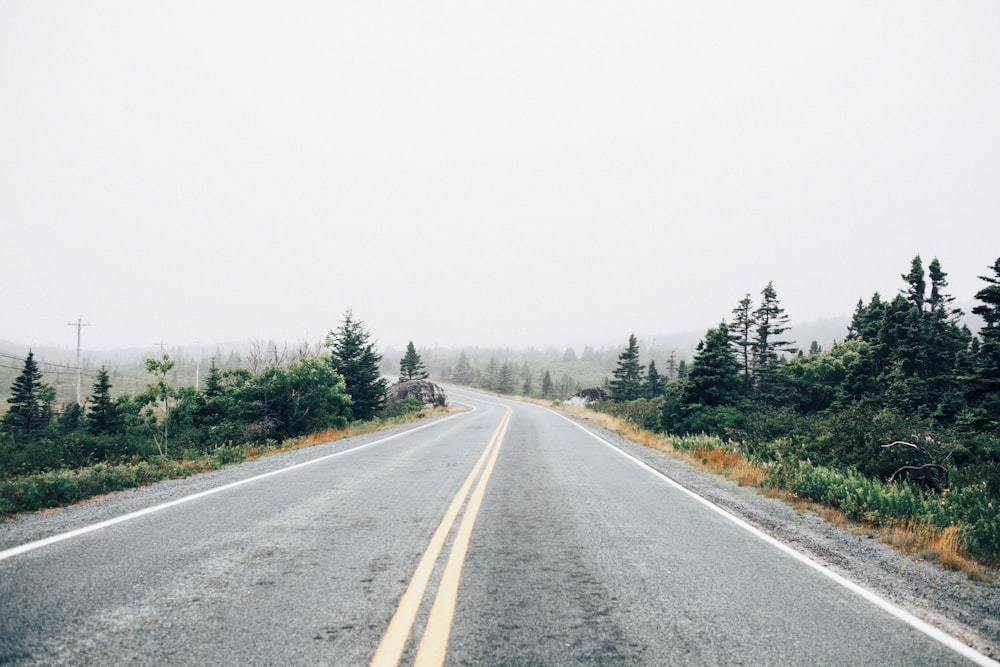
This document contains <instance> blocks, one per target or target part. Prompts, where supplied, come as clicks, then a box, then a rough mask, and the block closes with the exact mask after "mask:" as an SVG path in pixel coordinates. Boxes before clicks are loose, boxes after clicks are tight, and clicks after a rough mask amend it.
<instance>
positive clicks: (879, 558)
mask: <svg viewBox="0 0 1000 667" xmlns="http://www.w3.org/2000/svg"><path fill="white" fill-rule="evenodd" d="M576 421H577V422H579V423H581V424H584V425H585V427H586V428H588V429H589V430H591V431H592V432H594V433H596V434H598V435H600V436H601V437H602V438H604V439H605V440H607V441H608V442H610V443H611V444H613V445H615V446H616V447H618V448H620V449H621V450H623V451H625V452H626V453H628V454H630V455H631V456H633V457H635V458H637V459H639V460H640V461H643V462H644V463H646V464H648V465H649V466H651V467H652V468H654V469H656V470H658V471H660V472H661V473H663V474H664V475H666V476H668V477H670V478H671V479H673V480H674V481H675V482H677V483H679V484H681V485H682V486H684V487H686V488H687V489H689V490H690V491H693V492H694V493H697V494H698V495H700V496H702V497H703V498H705V499H707V500H710V501H711V502H713V503H715V504H716V505H718V506H720V507H722V508H724V509H726V510H727V511H728V512H730V513H731V514H733V515H735V516H737V517H739V518H741V519H743V520H744V521H746V522H747V523H749V524H751V525H753V526H755V527H757V528H758V529H760V530H761V531H763V532H765V533H767V534H768V535H771V536H772V537H774V538H776V539H778V540H780V541H781V542H784V543H785V544H787V545H788V546H791V547H793V548H794V549H796V550H797V551H799V552H801V553H803V554H805V555H806V556H808V557H809V558H811V559H812V560H813V561H815V562H817V563H819V564H820V565H824V566H826V567H828V568H830V569H831V570H833V571H834V572H836V573H837V574H839V575H841V576H843V577H845V578H847V579H850V580H851V581H853V582H855V583H856V584H858V585H860V586H862V587H864V588H867V589H868V590H870V591H872V592H874V593H877V594H878V595H880V596H882V597H883V598H885V599H887V600H889V601H891V602H892V603H894V604H896V605H897V606H898V607H900V608H902V609H904V610H906V611H908V612H910V613H911V614H913V615H914V616H916V617H918V618H920V619H922V620H923V621H926V622H927V623H930V624H931V625H934V626H935V627H937V628H940V629H941V630H943V631H944V632H947V633H948V634H950V635H952V636H953V637H955V638H957V639H959V640H961V641H962V642H964V643H966V644H967V645H968V646H970V647H972V648H974V649H976V650H977V651H979V652H981V653H983V654H984V655H987V656H989V657H990V658H992V659H993V660H1000V589H998V587H997V585H996V584H989V583H980V582H976V581H973V580H971V579H970V578H969V577H968V575H965V574H962V573H959V572H952V571H949V570H945V569H944V568H942V567H940V566H939V565H937V564H936V563H932V562H928V561H924V560H920V559H918V558H914V557H912V556H906V555H904V554H902V553H900V552H898V551H896V550H895V549H894V548H892V547H891V546H889V545H886V544H884V543H882V542H880V541H879V540H878V539H876V538H875V537H874V536H873V535H857V534H854V533H852V532H850V531H849V530H847V529H846V528H843V527H840V526H837V525H835V524H832V523H830V522H829V521H827V520H825V519H824V518H823V517H821V516H820V515H819V514H817V513H816V512H813V511H809V510H806V511H802V510H796V509H795V508H793V507H792V506H791V505H789V504H787V503H785V502H783V501H781V500H777V499H774V498H768V497H766V496H764V495H762V494H760V493H759V492H757V491H756V490H755V489H752V488H748V487H742V486H739V485H738V484H737V483H735V482H732V481H729V480H727V479H725V478H723V477H721V476H718V475H714V474H711V473H707V472H705V471H703V470H699V469H697V468H695V467H693V466H692V465H690V464H688V463H687V462H685V461H683V460H680V459H677V458H674V457H671V456H670V455H669V454H666V453H664V452H660V451H657V450H654V449H650V448H648V447H644V446H642V445H640V444H637V443H634V442H631V441H629V440H626V439H624V438H623V437H621V436H620V435H618V434H616V433H613V432H611V431H607V430H605V429H603V428H600V427H598V426H596V425H595V424H593V423H591V422H588V421H581V420H580V419H576Z"/></svg>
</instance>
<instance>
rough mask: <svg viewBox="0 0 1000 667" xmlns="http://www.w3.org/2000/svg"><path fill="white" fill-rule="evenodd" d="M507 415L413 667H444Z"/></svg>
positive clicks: (460, 529)
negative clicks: (465, 570) (467, 558)
mask: <svg viewBox="0 0 1000 667" xmlns="http://www.w3.org/2000/svg"><path fill="white" fill-rule="evenodd" d="M510 415H511V410H510V408H507V414H506V415H504V419H503V421H502V422H501V423H500V428H501V432H500V437H499V438H498V439H497V445H496V447H495V448H494V449H493V454H492V455H491V456H490V462H489V464H488V465H487V466H486V469H485V470H484V471H483V476H482V477H480V478H479V483H478V484H477V485H476V490H475V491H473V492H472V497H471V498H470V499H469V506H468V507H467V508H466V509H465V514H463V515H462V523H461V524H460V525H459V526H458V533H456V534H455V543H454V544H453V545H452V547H451V553H450V554H449V555H448V564H447V565H446V566H445V570H444V574H443V575H442V577H441V583H440V584H439V585H438V592H437V596H436V597H435V598H434V606H432V607H431V613H430V617H429V618H428V619H427V627H426V628H425V629H424V634H423V637H421V639H420V648H419V649H418V650H417V658H416V660H415V661H414V662H413V664H414V666H415V667H429V666H432V665H443V664H444V657H445V653H446V652H447V650H448V639H449V637H450V636H451V626H452V621H453V620H454V617H455V604H456V602H457V601H458V584H459V582H460V581H461V579H462V567H463V566H464V565H465V556H466V554H467V553H468V551H469V541H470V540H471V539H472V528H473V527H474V526H475V524H476V517H477V515H478V514H479V508H480V507H481V506H482V504H483V496H484V495H485V494H486V485H487V484H488V483H489V481H490V475H492V474H493V468H494V467H495V466H496V462H497V455H498V454H499V453H500V446H501V445H502V444H503V438H504V435H506V433H507V425H508V424H509V423H510Z"/></svg>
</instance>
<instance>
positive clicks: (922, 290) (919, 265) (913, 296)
mask: <svg viewBox="0 0 1000 667" xmlns="http://www.w3.org/2000/svg"><path fill="white" fill-rule="evenodd" d="M901 276H902V278H903V280H905V281H906V284H907V287H906V289H905V290H903V294H904V295H905V296H906V300H907V301H909V302H910V303H912V304H913V305H914V306H915V307H916V308H917V310H920V311H922V310H923V309H924V298H925V296H926V293H927V281H926V280H925V279H924V264H923V262H922V261H920V255H917V256H916V257H914V258H913V261H911V262H910V272H909V273H903V274H901Z"/></svg>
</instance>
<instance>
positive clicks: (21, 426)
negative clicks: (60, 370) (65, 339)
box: [3, 351, 47, 442]
mask: <svg viewBox="0 0 1000 667" xmlns="http://www.w3.org/2000/svg"><path fill="white" fill-rule="evenodd" d="M42 390H43V384H42V373H41V371H39V370H38V364H37V363H35V355H34V354H33V353H32V352H31V351H29V352H28V356H27V358H25V360H24V368H23V369H22V371H21V374H20V375H18V376H17V377H16V378H15V379H14V383H13V384H12V385H11V387H10V394H11V395H10V398H8V399H7V403H9V404H10V408H8V410H7V414H5V415H4V416H3V425H4V428H5V429H6V430H7V432H8V433H10V434H11V435H12V436H13V437H14V439H15V440H17V441H19V442H30V441H31V440H34V439H35V438H37V437H38V436H39V435H41V433H42V431H43V429H44V428H45V426H47V424H45V423H43V421H42V420H43V405H42V394H43V391H42Z"/></svg>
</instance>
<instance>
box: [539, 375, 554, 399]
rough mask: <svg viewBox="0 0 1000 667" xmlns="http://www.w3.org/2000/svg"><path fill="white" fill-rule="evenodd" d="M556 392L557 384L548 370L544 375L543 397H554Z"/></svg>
mask: <svg viewBox="0 0 1000 667" xmlns="http://www.w3.org/2000/svg"><path fill="white" fill-rule="evenodd" d="M554 393H555V386H553V384H552V373H550V372H549V371H548V370H546V371H545V374H544V375H543V376H542V397H543V398H552V396H553V395H554Z"/></svg>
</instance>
